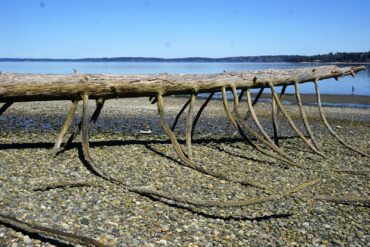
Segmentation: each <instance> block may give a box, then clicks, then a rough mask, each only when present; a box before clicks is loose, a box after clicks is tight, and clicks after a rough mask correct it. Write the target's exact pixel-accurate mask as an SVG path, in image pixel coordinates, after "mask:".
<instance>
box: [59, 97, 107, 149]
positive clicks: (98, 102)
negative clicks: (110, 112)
mask: <svg viewBox="0 0 370 247" xmlns="http://www.w3.org/2000/svg"><path fill="white" fill-rule="evenodd" d="M104 103H105V100H104V99H102V98H100V99H97V100H96V108H95V111H94V113H93V114H92V116H91V119H90V124H95V123H96V121H98V118H99V116H100V113H101V111H102V109H103V107H104ZM80 132H81V121H80V122H79V123H78V126H77V127H76V128H75V130H74V131H73V133H72V134H71V135H70V137H69V138H68V141H67V142H66V143H64V145H63V148H64V149H66V148H68V147H69V146H70V145H71V144H72V142H73V140H74V139H75V138H76V137H77V136H78V134H80Z"/></svg>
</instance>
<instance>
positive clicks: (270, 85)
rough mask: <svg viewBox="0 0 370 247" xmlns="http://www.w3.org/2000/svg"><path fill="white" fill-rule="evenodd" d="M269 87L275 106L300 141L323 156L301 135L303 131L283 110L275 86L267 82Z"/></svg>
mask: <svg viewBox="0 0 370 247" xmlns="http://www.w3.org/2000/svg"><path fill="white" fill-rule="evenodd" d="M269 87H270V89H271V93H272V95H273V97H274V99H275V101H276V104H277V106H278V107H279V109H280V110H281V112H282V113H283V115H284V117H285V119H286V120H287V121H288V123H289V125H290V126H291V127H292V129H293V130H294V131H295V132H296V133H297V135H298V136H299V137H300V138H301V139H302V141H303V142H304V143H305V144H306V145H307V146H308V147H309V148H310V149H311V150H312V151H313V152H314V153H316V154H318V155H320V156H322V157H324V154H323V153H322V152H320V151H319V150H317V149H316V148H315V147H314V146H313V145H312V144H311V143H310V142H309V141H308V140H307V139H306V137H305V136H304V135H303V133H302V132H301V131H300V130H299V129H298V128H297V126H296V125H295V124H294V122H293V120H292V119H291V118H290V116H289V114H288V112H287V111H286V110H285V108H284V107H283V105H282V103H281V101H280V99H279V97H278V95H277V94H276V92H275V87H274V86H273V85H272V84H271V83H269Z"/></svg>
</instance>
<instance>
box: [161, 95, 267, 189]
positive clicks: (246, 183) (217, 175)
mask: <svg viewBox="0 0 370 247" xmlns="http://www.w3.org/2000/svg"><path fill="white" fill-rule="evenodd" d="M157 98H158V101H157V104H158V112H159V117H160V119H161V123H162V127H163V129H164V130H165V132H166V134H167V136H168V137H169V138H170V140H171V143H172V145H173V146H174V148H175V151H176V153H177V155H178V156H179V158H180V160H181V161H182V162H183V164H184V165H185V166H187V167H189V168H191V169H194V170H196V171H198V172H201V173H204V174H206V175H209V176H212V177H215V178H218V179H222V180H225V181H229V182H233V183H239V184H241V185H244V186H254V187H257V188H261V189H267V187H266V186H264V185H262V184H260V183H258V182H255V181H249V180H236V179H231V178H228V177H227V176H225V175H223V174H220V173H215V172H210V171H208V170H206V169H204V168H203V167H202V166H199V165H195V164H193V162H191V160H190V159H189V158H188V157H189V156H187V155H186V154H185V153H184V151H183V150H182V148H181V146H180V144H179V142H178V141H177V138H176V136H175V134H174V133H173V132H172V130H171V129H170V128H169V126H168V124H167V122H166V120H165V118H164V103H163V97H162V96H161V95H158V96H157ZM188 133H189V132H188Z"/></svg>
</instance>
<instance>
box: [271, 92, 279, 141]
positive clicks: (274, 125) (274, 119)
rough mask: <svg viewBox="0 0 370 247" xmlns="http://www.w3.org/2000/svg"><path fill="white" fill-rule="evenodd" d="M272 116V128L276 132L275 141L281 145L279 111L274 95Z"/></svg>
mask: <svg viewBox="0 0 370 247" xmlns="http://www.w3.org/2000/svg"><path fill="white" fill-rule="evenodd" d="M271 116H272V129H273V132H274V143H275V144H276V146H279V121H278V111H277V106H276V100H275V98H274V96H273V95H272V99H271Z"/></svg>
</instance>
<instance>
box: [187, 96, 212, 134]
mask: <svg viewBox="0 0 370 247" xmlns="http://www.w3.org/2000/svg"><path fill="white" fill-rule="evenodd" d="M214 94H215V93H214V92H212V93H210V94H209V96H208V98H207V99H206V101H204V103H203V105H202V106H201V107H200V108H199V110H198V112H197V115H195V118H194V122H193V126H192V127H191V138H192V139H193V135H194V130H195V126H197V123H198V120H199V118H200V116H201V115H202V113H203V111H204V109H205V108H206V106H207V105H208V103H209V102H210V101H211V99H212V97H213V95H214Z"/></svg>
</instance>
